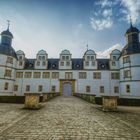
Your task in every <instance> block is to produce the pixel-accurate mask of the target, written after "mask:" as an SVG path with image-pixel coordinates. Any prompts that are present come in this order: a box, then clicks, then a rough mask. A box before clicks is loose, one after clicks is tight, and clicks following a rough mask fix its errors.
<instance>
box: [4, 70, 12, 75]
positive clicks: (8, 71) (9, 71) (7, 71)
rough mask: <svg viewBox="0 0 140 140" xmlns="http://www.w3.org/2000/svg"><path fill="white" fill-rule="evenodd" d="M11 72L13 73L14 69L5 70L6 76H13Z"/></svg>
mask: <svg viewBox="0 0 140 140" xmlns="http://www.w3.org/2000/svg"><path fill="white" fill-rule="evenodd" d="M11 74H12V70H9V69H6V70H5V76H6V77H11V76H12V75H11Z"/></svg>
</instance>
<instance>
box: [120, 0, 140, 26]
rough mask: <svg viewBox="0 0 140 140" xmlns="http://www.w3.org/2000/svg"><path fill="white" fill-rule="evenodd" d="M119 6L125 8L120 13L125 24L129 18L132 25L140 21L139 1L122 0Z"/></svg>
mask: <svg viewBox="0 0 140 140" xmlns="http://www.w3.org/2000/svg"><path fill="white" fill-rule="evenodd" d="M121 4H122V5H123V7H124V8H125V9H123V10H122V11H123V14H124V16H125V20H127V22H130V16H131V18H132V22H133V23H134V24H135V23H136V22H139V21H140V0H122V1H121Z"/></svg>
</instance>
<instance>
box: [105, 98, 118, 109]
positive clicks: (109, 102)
mask: <svg viewBox="0 0 140 140" xmlns="http://www.w3.org/2000/svg"><path fill="white" fill-rule="evenodd" d="M117 98H118V96H102V103H103V111H116V110H117Z"/></svg>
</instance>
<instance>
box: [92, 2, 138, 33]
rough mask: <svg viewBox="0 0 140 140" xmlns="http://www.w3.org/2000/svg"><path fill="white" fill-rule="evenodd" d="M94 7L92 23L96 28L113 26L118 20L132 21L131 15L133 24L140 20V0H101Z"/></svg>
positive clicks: (101, 28)
mask: <svg viewBox="0 0 140 140" xmlns="http://www.w3.org/2000/svg"><path fill="white" fill-rule="evenodd" d="M96 7H97V9H98V10H96V9H95V8H96ZM93 9H94V10H93V11H92V15H91V18H90V23H91V27H92V28H93V29H94V30H103V29H107V28H111V27H112V26H113V24H114V23H115V22H116V20H118V21H120V20H123V21H126V22H128V23H130V16H131V19H132V23H133V24H136V23H139V22H140V0H113V1H112V0H99V1H96V2H94V8H93Z"/></svg>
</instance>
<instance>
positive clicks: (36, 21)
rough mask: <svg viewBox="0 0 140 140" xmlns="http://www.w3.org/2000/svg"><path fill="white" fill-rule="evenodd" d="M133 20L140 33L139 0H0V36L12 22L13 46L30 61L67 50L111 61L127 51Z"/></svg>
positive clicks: (78, 54)
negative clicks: (116, 53)
mask: <svg viewBox="0 0 140 140" xmlns="http://www.w3.org/2000/svg"><path fill="white" fill-rule="evenodd" d="M130 17H131V20H132V24H133V26H135V27H137V28H139V29H140V0H0V32H2V31H3V30H6V29H7V20H10V31H11V32H12V34H13V36H14V39H13V45H12V46H13V48H14V49H15V50H16V51H18V50H22V51H24V53H25V56H26V57H27V58H35V57H36V54H37V52H38V51H39V50H42V49H43V50H45V51H46V52H47V53H48V57H49V58H59V54H60V53H61V51H62V50H64V49H67V50H69V51H70V52H71V54H72V57H73V58H82V57H83V55H84V53H85V51H86V50H87V46H88V49H92V50H94V51H95V52H96V53H97V56H98V57H108V55H109V53H110V52H111V51H112V50H113V49H120V50H121V49H122V48H123V47H124V45H125V43H126V42H125V32H126V30H127V29H128V28H129V27H130Z"/></svg>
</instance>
